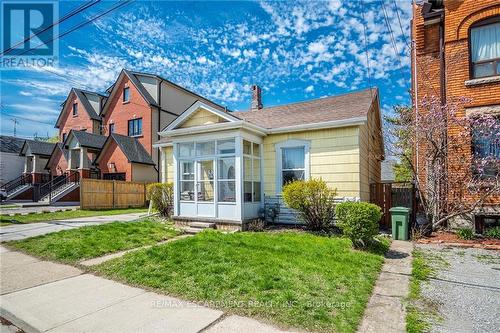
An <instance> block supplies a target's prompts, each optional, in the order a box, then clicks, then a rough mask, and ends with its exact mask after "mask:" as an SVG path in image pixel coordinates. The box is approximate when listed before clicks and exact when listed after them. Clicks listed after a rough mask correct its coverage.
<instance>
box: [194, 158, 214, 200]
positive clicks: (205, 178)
mask: <svg viewBox="0 0 500 333" xmlns="http://www.w3.org/2000/svg"><path fill="white" fill-rule="evenodd" d="M199 172H200V174H199V177H198V179H199V182H198V187H199V188H198V189H197V190H198V201H214V163H213V161H212V160H208V161H200V167H199Z"/></svg>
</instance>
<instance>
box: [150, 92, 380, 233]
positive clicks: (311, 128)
mask: <svg viewBox="0 0 500 333" xmlns="http://www.w3.org/2000/svg"><path fill="white" fill-rule="evenodd" d="M255 89H258V90H257V93H255V91H254V102H253V103H252V104H253V108H252V110H250V111H244V112H227V111H225V110H223V109H218V108H214V107H213V106H210V105H207V104H205V103H203V102H200V101H199V102H196V103H194V104H193V105H192V106H191V107H190V108H188V109H187V110H186V111H185V112H184V113H182V114H181V115H180V116H179V117H178V118H177V119H176V120H174V121H173V122H172V123H171V124H170V125H168V126H167V127H166V128H165V129H164V130H163V131H161V132H160V135H161V136H162V139H161V140H160V141H159V142H157V143H156V144H155V146H157V147H160V148H161V163H162V168H161V170H163V172H162V175H161V178H162V181H163V182H173V183H174V219H176V220H177V221H186V223H188V222H190V221H191V222H200V221H205V222H211V223H215V224H216V225H217V227H224V228H227V227H229V228H232V229H240V228H242V227H244V223H245V221H248V220H251V219H254V218H256V217H259V210H261V208H262V207H263V206H264V203H265V200H268V199H269V200H271V199H272V198H276V197H277V196H280V194H281V191H282V186H283V184H285V183H287V182H289V181H292V180H295V179H309V178H322V179H323V180H325V181H326V182H327V184H328V185H329V186H330V187H332V188H335V189H337V195H338V196H339V197H349V198H350V199H354V200H362V201H368V200H369V195H370V184H371V183H375V182H380V162H381V161H382V160H383V159H384V147H383V140H382V129H381V118H380V107H379V96H378V90H377V89H368V90H363V91H359V92H353V93H349V94H344V95H339V96H332V97H326V98H320V99H315V100H310V101H305V102H300V103H294V104H288V105H280V106H275V107H269V108H262V106H261V103H260V89H259V88H258V87H254V90H255Z"/></svg>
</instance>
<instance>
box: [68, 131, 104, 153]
mask: <svg viewBox="0 0 500 333" xmlns="http://www.w3.org/2000/svg"><path fill="white" fill-rule="evenodd" d="M70 134H72V135H73V136H74V137H75V139H76V141H78V143H79V144H80V146H82V147H87V148H93V149H102V147H103V146H104V143H105V142H106V136H104V135H99V134H93V133H88V132H86V131H75V130H71V132H70ZM70 137H71V135H68V137H67V138H66V141H65V142H64V144H65V145H66V142H69V141H68V140H69V138H70Z"/></svg>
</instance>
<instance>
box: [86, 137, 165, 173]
mask: <svg viewBox="0 0 500 333" xmlns="http://www.w3.org/2000/svg"><path fill="white" fill-rule="evenodd" d="M111 141H114V142H116V144H117V146H118V147H119V148H120V150H121V151H122V152H123V154H125V156H126V157H127V160H128V161H129V162H130V163H140V164H148V165H155V163H154V162H153V159H152V158H151V156H150V155H149V153H148V152H147V150H146V149H145V148H144V146H143V145H142V144H141V143H140V142H139V140H137V139H136V138H132V137H130V136H126V135H120V134H116V133H112V134H111V135H110V136H109V137H108V138H107V140H106V143H105V144H104V147H103V149H102V151H101V152H100V153H99V155H98V156H97V158H96V162H98V161H99V159H100V157H101V156H102V153H103V152H104V151H105V150H106V147H107V146H108V145H109V143H110V142H111Z"/></svg>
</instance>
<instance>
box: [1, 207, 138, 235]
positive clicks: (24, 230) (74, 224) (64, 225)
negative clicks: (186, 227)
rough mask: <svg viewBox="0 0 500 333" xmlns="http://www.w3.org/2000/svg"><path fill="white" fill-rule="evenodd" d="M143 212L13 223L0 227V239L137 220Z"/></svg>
mask: <svg viewBox="0 0 500 333" xmlns="http://www.w3.org/2000/svg"><path fill="white" fill-rule="evenodd" d="M143 215H145V213H131V214H120V215H107V216H90V217H79V218H74V219H68V220H57V221H52V222H38V223H27V224H15V225H9V226H6V227H1V228H0V240H1V241H10V240H18V239H24V238H28V237H34V236H39V235H45V234H48V233H51V232H56V231H60V230H66V229H73V228H80V227H83V226H87V225H98V224H104V223H111V222H114V221H122V222H129V221H133V220H137V219H138V218H140V217H141V216H143Z"/></svg>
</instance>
